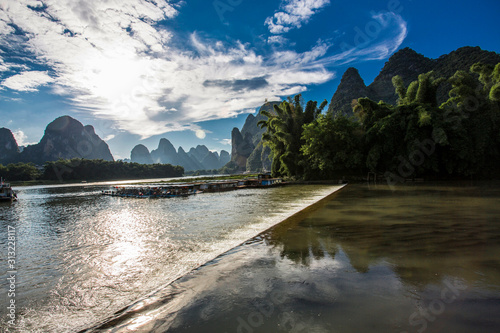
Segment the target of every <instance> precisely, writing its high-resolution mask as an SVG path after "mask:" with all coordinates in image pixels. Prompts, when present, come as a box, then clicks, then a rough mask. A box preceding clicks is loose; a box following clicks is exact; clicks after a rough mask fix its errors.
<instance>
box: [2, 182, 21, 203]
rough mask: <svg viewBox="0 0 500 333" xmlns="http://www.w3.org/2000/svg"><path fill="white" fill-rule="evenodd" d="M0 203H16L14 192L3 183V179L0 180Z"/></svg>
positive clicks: (8, 185)
mask: <svg viewBox="0 0 500 333" xmlns="http://www.w3.org/2000/svg"><path fill="white" fill-rule="evenodd" d="M0 201H1V202H12V201H17V195H16V192H14V191H13V190H12V187H11V186H10V184H9V183H5V182H4V181H3V178H2V179H0Z"/></svg>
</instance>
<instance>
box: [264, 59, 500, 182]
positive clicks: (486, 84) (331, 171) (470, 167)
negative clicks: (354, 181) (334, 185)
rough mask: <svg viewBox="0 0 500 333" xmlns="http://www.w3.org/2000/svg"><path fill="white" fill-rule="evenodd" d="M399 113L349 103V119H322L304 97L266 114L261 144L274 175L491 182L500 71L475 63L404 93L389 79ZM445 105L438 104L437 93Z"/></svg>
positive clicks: (498, 163)
mask: <svg viewBox="0 0 500 333" xmlns="http://www.w3.org/2000/svg"><path fill="white" fill-rule="evenodd" d="M392 81H393V85H394V89H395V91H396V93H397V95H398V96H399V98H398V102H397V103H396V105H390V104H387V103H385V102H383V101H380V102H375V101H372V100H370V99H368V98H359V99H358V100H356V101H353V113H354V115H352V116H347V115H343V114H340V113H335V111H333V112H327V113H326V114H324V113H322V111H323V109H324V107H325V106H326V104H327V102H326V101H324V102H323V103H321V105H320V106H319V107H318V106H317V102H313V101H309V102H307V104H306V107H305V109H304V108H303V101H302V97H301V95H297V96H295V97H294V98H289V99H288V100H286V101H283V102H282V103H281V104H280V105H275V107H274V111H273V112H266V111H263V112H262V114H263V115H265V116H266V117H267V120H263V121H261V122H259V124H258V125H259V126H260V127H261V128H266V132H265V133H264V134H263V137H262V140H263V142H264V144H265V145H267V146H269V147H270V148H271V150H272V170H271V171H272V174H273V175H275V176H282V177H288V178H292V179H330V178H337V177H341V176H361V175H366V172H375V173H377V174H380V175H384V176H385V177H386V178H388V179H391V180H396V181H397V180H404V179H406V178H414V177H427V178H434V179H448V178H464V177H475V178H495V177H498V176H499V172H498V170H500V169H499V167H500V63H499V64H497V65H496V66H491V65H484V64H480V63H477V64H475V65H473V66H472V67H471V68H470V71H469V72H466V71H457V72H456V73H455V74H454V75H453V76H452V77H450V78H439V77H435V75H434V73H433V72H429V73H423V74H420V75H419V77H418V80H416V81H414V82H412V83H411V84H410V85H409V86H408V87H406V86H405V85H404V84H403V80H402V79H401V77H399V76H395V77H394V78H393V80H392ZM443 86H444V87H449V92H448V96H449V98H448V100H447V101H446V102H444V103H442V104H440V105H439V104H438V100H437V94H438V89H440V87H443Z"/></svg>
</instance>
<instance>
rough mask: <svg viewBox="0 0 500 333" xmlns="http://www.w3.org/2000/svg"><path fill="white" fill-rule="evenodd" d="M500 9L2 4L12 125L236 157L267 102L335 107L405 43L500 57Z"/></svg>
mask: <svg viewBox="0 0 500 333" xmlns="http://www.w3.org/2000/svg"><path fill="white" fill-rule="evenodd" d="M498 17H500V3H499V2H498V1H497V0H483V1H457V0H455V1H449V0H443V1H430V0H419V1H414V0H384V1H373V0H372V1H368V0H360V1H343V0H342V1H341V0H185V1H175V0H172V1H168V0H108V1H102V0H42V1H38V0H16V1H12V0H0V127H7V128H9V129H11V130H12V131H13V132H14V133H15V136H16V138H17V140H18V142H19V144H30V143H36V142H38V141H39V140H40V139H41V137H42V135H43V131H44V129H45V126H46V125H47V124H48V123H49V122H50V121H52V120H53V119H55V118H56V117H58V116H61V115H65V114H68V115H70V116H73V117H74V118H76V119H78V120H80V121H81V122H82V123H83V124H84V125H86V124H91V125H93V126H94V127H95V128H96V132H97V134H98V135H100V136H101V138H104V139H105V140H106V141H107V143H108V145H109V146H110V148H111V151H112V153H113V155H114V156H115V158H127V157H129V154H130V151H131V149H132V148H133V147H134V146H135V145H136V144H138V143H143V144H145V145H146V146H147V147H148V148H150V149H154V148H156V146H157V144H158V141H159V139H160V138H162V137H166V138H167V139H169V140H170V141H171V142H172V143H173V144H174V146H176V147H178V146H182V147H183V148H184V149H189V148H190V147H193V146H196V145H198V144H205V145H206V146H207V147H208V148H209V149H211V150H221V149H225V150H228V151H230V149H231V146H230V144H229V143H230V133H231V129H232V128H233V127H239V128H241V126H242V125H243V123H244V121H245V118H246V117H247V115H248V113H254V112H255V111H256V109H257V108H258V107H259V106H260V105H262V104H263V103H264V101H265V100H266V99H268V100H281V99H283V98H286V97H287V96H291V95H294V94H297V93H302V94H303V96H304V97H305V99H306V100H309V99H313V100H318V101H322V100H324V99H327V100H328V101H329V100H330V99H331V97H332V95H333V93H334V92H335V89H336V87H337V85H338V84H339V81H340V78H341V77H342V74H343V72H344V71H345V70H346V69H347V68H348V67H350V66H354V67H356V68H358V69H359V71H360V73H361V76H362V77H363V78H364V80H365V83H366V84H369V83H371V82H372V81H373V79H374V78H375V76H376V75H377V74H378V72H379V71H380V69H381V68H382V67H383V65H384V63H385V61H387V59H388V58H389V57H390V56H391V55H392V54H393V53H394V52H396V51H397V50H398V49H401V48H404V47H411V48H413V49H414V50H416V51H417V52H419V53H422V54H424V55H426V56H428V57H431V58H437V57H439V56H440V55H442V54H445V53H449V52H450V51H452V50H454V49H456V48H458V47H461V46H468V45H470V46H480V47H481V48H483V49H485V50H490V51H495V52H500V34H499V29H498Z"/></svg>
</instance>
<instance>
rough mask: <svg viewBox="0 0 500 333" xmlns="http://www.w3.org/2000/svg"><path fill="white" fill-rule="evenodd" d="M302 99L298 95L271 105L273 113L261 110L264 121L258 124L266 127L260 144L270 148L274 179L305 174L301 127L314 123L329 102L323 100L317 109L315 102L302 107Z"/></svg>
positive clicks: (298, 176) (307, 171) (306, 170)
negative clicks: (265, 118) (262, 143)
mask: <svg viewBox="0 0 500 333" xmlns="http://www.w3.org/2000/svg"><path fill="white" fill-rule="evenodd" d="M302 104H303V101H302V96H301V95H297V96H295V97H294V98H293V100H292V99H291V98H290V99H289V100H288V101H283V102H282V103H281V104H280V105H274V111H275V114H274V113H271V112H268V111H265V110H263V111H261V113H262V114H263V115H264V116H266V117H267V120H261V121H259V122H258V123H257V125H258V126H260V127H261V128H266V132H265V133H264V134H263V135H262V141H263V142H264V144H265V145H267V146H268V147H270V148H271V151H272V154H271V155H272V161H273V162H272V165H271V172H272V174H273V175H275V176H281V177H292V178H301V177H302V176H303V175H305V174H308V173H309V172H310V171H309V165H308V163H307V162H306V159H305V157H304V154H303V153H302V151H301V147H302V145H303V143H304V140H303V138H302V132H303V131H304V125H307V124H310V123H311V122H313V121H315V120H316V118H318V116H319V115H320V114H321V112H322V111H323V109H324V108H325V106H326V105H327V104H328V102H327V101H326V100H325V101H323V103H321V105H320V107H319V108H318V107H317V105H318V103H317V102H313V101H309V102H307V104H306V108H305V109H304V108H303V105H302Z"/></svg>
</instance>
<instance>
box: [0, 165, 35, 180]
mask: <svg viewBox="0 0 500 333" xmlns="http://www.w3.org/2000/svg"><path fill="white" fill-rule="evenodd" d="M40 174H41V173H40V171H39V170H38V169H37V168H36V166H35V165H34V164H33V163H15V164H13V163H12V164H8V165H7V166H3V165H1V164H0V175H1V176H2V177H3V179H6V180H14V181H30V180H36V179H38V178H39V177H40Z"/></svg>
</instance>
